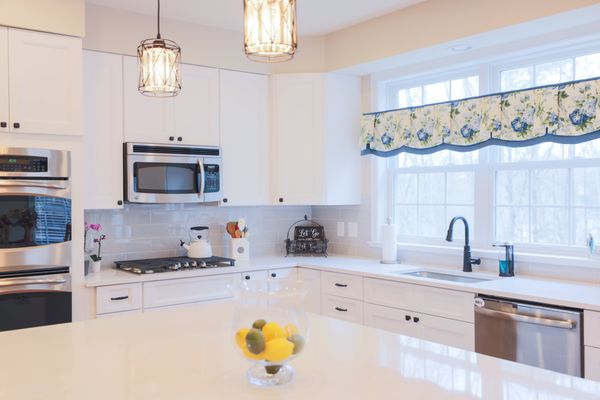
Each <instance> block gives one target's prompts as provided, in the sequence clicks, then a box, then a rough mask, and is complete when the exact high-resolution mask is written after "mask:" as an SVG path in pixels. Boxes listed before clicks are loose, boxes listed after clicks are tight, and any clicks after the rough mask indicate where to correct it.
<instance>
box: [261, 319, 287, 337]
mask: <svg viewBox="0 0 600 400" xmlns="http://www.w3.org/2000/svg"><path fill="white" fill-rule="evenodd" d="M262 333H263V335H265V342H268V341H269V340H273V339H278V338H285V332H284V331H283V329H282V328H281V326H279V324H278V323H277V322H268V323H266V324H265V325H264V326H263V327H262Z"/></svg>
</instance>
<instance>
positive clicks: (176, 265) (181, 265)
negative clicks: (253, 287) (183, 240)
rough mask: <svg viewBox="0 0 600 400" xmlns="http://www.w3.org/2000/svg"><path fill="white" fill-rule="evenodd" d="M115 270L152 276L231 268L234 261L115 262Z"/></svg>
mask: <svg viewBox="0 0 600 400" xmlns="http://www.w3.org/2000/svg"><path fill="white" fill-rule="evenodd" d="M115 265H116V267H117V269H121V270H123V271H127V272H131V273H134V274H153V273H155V272H173V271H190V270H195V269H204V268H220V267H233V266H235V260H233V259H231V258H225V257H216V256H213V257H208V258H189V257H167V258H149V259H145V260H127V261H115Z"/></svg>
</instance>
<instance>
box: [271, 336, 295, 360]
mask: <svg viewBox="0 0 600 400" xmlns="http://www.w3.org/2000/svg"><path fill="white" fill-rule="evenodd" d="M293 351H294V344H293V343H292V342H290V341H288V340H287V339H285V338H277V339H273V340H270V341H268V342H267V344H266V345H265V351H264V352H263V355H264V357H265V359H266V360H268V361H271V362H277V361H283V360H285V359H287V358H288V357H289V356H291V355H292V352H293Z"/></svg>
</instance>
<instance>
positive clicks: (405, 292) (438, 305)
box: [365, 278, 475, 323]
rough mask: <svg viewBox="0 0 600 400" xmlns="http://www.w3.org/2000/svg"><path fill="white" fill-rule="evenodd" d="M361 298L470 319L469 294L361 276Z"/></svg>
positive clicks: (398, 306)
mask: <svg viewBox="0 0 600 400" xmlns="http://www.w3.org/2000/svg"><path fill="white" fill-rule="evenodd" d="M365 301H366V302H369V303H372V304H378V305H384V306H388V307H395V308H401V309H405V310H411V311H416V312H419V313H425V314H430V315H437V316H441V317H444V318H451V319H456V320H459V321H465V322H469V323H472V322H474V320H475V318H474V312H473V294H472V293H467V292H460V291H457V290H449V289H439V288H434V287H430V286H422V285H415V284H411V283H404V282H394V281H386V280H383V279H373V278H365Z"/></svg>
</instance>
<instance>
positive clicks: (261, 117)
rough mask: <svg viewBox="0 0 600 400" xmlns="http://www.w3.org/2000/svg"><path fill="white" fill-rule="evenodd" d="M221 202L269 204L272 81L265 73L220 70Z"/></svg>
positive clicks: (228, 203)
mask: <svg viewBox="0 0 600 400" xmlns="http://www.w3.org/2000/svg"><path fill="white" fill-rule="evenodd" d="M220 103H221V105H220V115H221V147H222V149H223V201H222V203H221V204H222V205H230V206H239V205H267V204H270V203H271V196H270V185H269V157H268V153H269V130H268V115H269V80H268V77H267V76H265V75H258V74H250V73H244V72H235V71H225V70H223V71H220Z"/></svg>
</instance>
